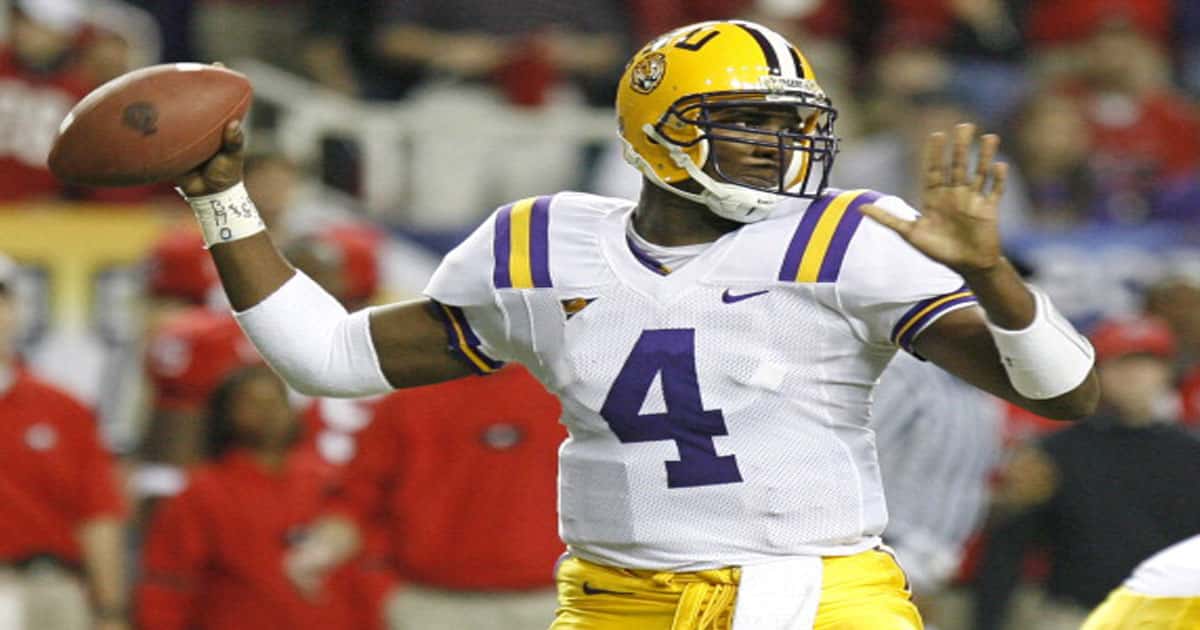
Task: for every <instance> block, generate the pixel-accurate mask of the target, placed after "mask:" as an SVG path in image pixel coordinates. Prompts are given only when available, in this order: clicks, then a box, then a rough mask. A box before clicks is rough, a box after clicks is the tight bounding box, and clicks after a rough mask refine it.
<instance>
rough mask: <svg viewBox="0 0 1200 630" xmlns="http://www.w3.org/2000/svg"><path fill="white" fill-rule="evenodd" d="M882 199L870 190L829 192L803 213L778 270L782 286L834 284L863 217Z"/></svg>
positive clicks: (878, 194)
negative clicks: (864, 208) (865, 208)
mask: <svg viewBox="0 0 1200 630" xmlns="http://www.w3.org/2000/svg"><path fill="white" fill-rule="evenodd" d="M882 196H883V195H881V194H880V193H877V192H875V191H872V190H847V191H830V192H828V193H826V194H825V195H822V196H821V197H820V198H818V199H817V200H816V201H814V202H813V203H812V205H811V206H809V207H808V209H807V210H805V211H804V216H803V217H802V218H801V219H800V223H799V225H797V226H796V231H795V232H794V233H793V234H792V240H791V242H790V243H789V244H788V247H787V250H786V252H785V253H784V257H783V264H782V265H781V266H780V268H779V280H781V281H783V282H805V283H808V282H836V281H837V279H838V275H839V274H840V273H841V270H842V262H843V261H844V260H845V258H846V251H847V249H849V247H850V241H851V239H853V238H854V234H855V232H856V231H857V230H858V226H859V224H860V223H862V220H863V214H862V213H861V212H859V208H861V207H862V206H864V205H866V204H868V203H874V202H876V201H878V200H879V199H880V198H881V197H882Z"/></svg>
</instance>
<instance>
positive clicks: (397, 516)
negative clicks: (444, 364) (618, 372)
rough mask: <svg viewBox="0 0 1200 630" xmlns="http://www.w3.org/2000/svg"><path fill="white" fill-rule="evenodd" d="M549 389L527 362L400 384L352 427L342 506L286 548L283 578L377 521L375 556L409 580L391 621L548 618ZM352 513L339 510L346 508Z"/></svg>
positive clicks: (502, 622) (306, 574) (555, 406)
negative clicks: (381, 554) (381, 539)
mask: <svg viewBox="0 0 1200 630" xmlns="http://www.w3.org/2000/svg"><path fill="white" fill-rule="evenodd" d="M559 412H560V407H559V403H558V401H557V400H556V399H555V398H554V397H553V396H551V395H550V394H548V393H547V392H546V391H545V390H544V389H543V388H542V387H541V385H539V384H538V383H537V381H535V380H534V379H533V377H532V376H530V375H529V373H528V372H526V371H525V369H524V368H521V367H518V366H512V367H508V368H505V369H503V370H501V371H500V372H499V373H496V374H494V375H491V376H488V377H485V378H481V377H468V378H465V379H459V380H456V381H451V382H448V383H442V384H439V385H432V386H428V387H420V388H416V389H406V390H402V391H397V392H395V393H393V394H391V395H389V396H388V397H386V398H384V399H383V400H382V401H381V402H379V403H378V405H377V406H376V408H375V412H374V417H373V418H372V420H371V424H369V425H368V426H367V427H366V428H365V429H363V430H362V431H361V432H360V433H358V434H357V436H358V437H357V440H356V449H357V454H356V456H355V457H354V459H353V460H352V461H351V462H350V463H349V465H348V468H347V472H346V475H347V479H346V486H347V490H346V505H344V506H343V507H342V508H341V511H342V512H343V513H344V514H345V516H343V517H334V518H330V519H328V520H326V521H325V522H323V523H322V524H321V525H320V526H318V528H317V529H318V533H316V534H314V536H312V537H311V538H310V539H308V541H307V542H306V544H305V545H302V546H300V547H298V548H296V549H295V550H294V553H293V555H292V557H291V558H290V560H289V562H290V567H291V569H292V575H293V579H295V580H296V581H297V582H298V583H300V584H318V583H320V577H321V574H322V571H323V570H324V567H323V565H325V564H326V563H328V562H332V561H334V560H336V559H337V558H339V557H342V556H344V555H345V554H347V553H351V552H352V551H353V550H354V549H356V548H357V547H358V546H359V541H360V539H362V538H363V536H362V535H361V532H362V531H364V530H367V531H369V530H370V529H371V528H372V527H374V526H375V525H376V524H377V523H382V525H383V527H384V529H385V531H386V536H385V538H386V541H385V545H386V550H385V553H386V555H387V556H388V557H389V558H390V560H391V562H392V563H393V564H394V565H395V566H396V568H397V570H398V571H399V574H400V576H401V577H402V578H403V579H404V580H406V581H407V582H408V584H407V585H406V586H404V587H402V588H401V589H399V590H398V591H397V592H395V593H394V594H393V595H392V596H391V598H390V602H389V605H388V619H389V627H390V628H392V630H408V629H419V630H424V629H426V628H483V627H486V628H494V629H496V630H501V629H512V630H526V629H528V628H538V627H545V626H547V625H549V623H550V621H551V620H552V618H553V616H554V609H555V606H556V601H555V599H556V596H555V589H554V575H553V573H554V563H555V561H556V560H557V558H558V557H559V556H560V555H561V554H562V553H563V550H564V549H563V545H562V543H561V542H560V541H559V538H558V533H557V530H556V518H555V476H556V469H557V467H556V463H555V457H556V454H557V450H558V446H559V444H560V443H561V442H562V440H563V439H564V438H565V437H566V431H565V430H564V429H563V427H562V426H561V425H560V424H558V417H559ZM347 517H349V518H347Z"/></svg>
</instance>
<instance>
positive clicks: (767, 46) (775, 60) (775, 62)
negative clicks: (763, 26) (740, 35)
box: [734, 22, 781, 75]
mask: <svg viewBox="0 0 1200 630" xmlns="http://www.w3.org/2000/svg"><path fill="white" fill-rule="evenodd" d="M734 23H735V24H737V25H738V26H740V27H742V30H744V31H746V32H747V33H749V34H750V36H751V37H753V38H754V41H756V42H758V47H759V48H762V52H763V58H764V59H765V60H766V62H767V67H768V68H770V70H771V74H776V75H777V74H780V72H781V71H780V68H779V55H776V54H775V48H774V47H773V46H771V42H770V41H768V40H767V36H766V35H763V34H762V33H761V32H759V30H758V29H757V28H755V27H753V26H750V25H748V24H743V23H741V22H734Z"/></svg>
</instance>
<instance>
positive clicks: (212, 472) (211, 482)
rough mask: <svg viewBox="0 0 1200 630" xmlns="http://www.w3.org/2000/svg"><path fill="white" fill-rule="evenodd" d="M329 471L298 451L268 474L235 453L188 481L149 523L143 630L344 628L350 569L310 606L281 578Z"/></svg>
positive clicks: (317, 511)
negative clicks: (286, 558)
mask: <svg viewBox="0 0 1200 630" xmlns="http://www.w3.org/2000/svg"><path fill="white" fill-rule="evenodd" d="M328 470H329V469H328V467H327V466H326V465H325V464H323V463H321V462H317V461H315V460H314V459H313V458H311V457H308V456H306V455H304V453H301V452H298V453H296V454H294V455H293V456H292V457H291V458H289V460H288V461H287V463H286V464H285V465H284V467H283V469H282V470H280V471H278V472H272V471H270V470H268V469H266V468H265V467H264V466H263V465H262V464H260V463H259V462H258V461H257V460H255V459H254V458H253V457H252V456H251V455H250V454H248V453H247V452H245V451H234V452H232V453H230V454H228V455H226V456H225V457H223V458H221V459H220V460H219V461H217V462H215V463H213V464H210V465H207V466H204V467H201V468H199V469H197V470H195V471H194V472H192V473H191V475H190V478H189V481H188V486H187V488H186V489H185V490H184V491H183V492H182V493H181V494H179V495H178V496H175V497H173V498H171V499H168V500H167V501H166V502H165V503H164V504H163V505H162V506H160V507H159V509H158V512H157V513H156V514H155V515H154V519H153V522H152V523H151V526H150V529H149V532H148V534H147V537H146V543H145V548H144V557H143V561H142V566H143V577H142V581H141V583H140V584H139V586H138V589H137V598H138V602H137V604H138V605H137V620H138V624H139V625H138V627H139V628H141V629H142V630H262V629H263V628H287V629H288V630H352V629H356V628H364V627H369V625H368V622H367V621H366V620H365V619H361V618H359V617H358V615H359V614H360V612H359V610H360V608H361V607H360V606H358V602H357V601H356V599H355V597H356V595H355V586H356V584H355V571H357V569H356V568H355V567H354V566H353V565H347V566H344V567H342V568H341V569H339V570H337V571H335V572H333V573H332V574H330V576H329V577H328V578H327V579H326V580H325V582H324V583H323V585H322V589H321V591H320V592H319V593H318V594H317V596H316V597H315V598H313V599H307V598H305V597H304V596H303V595H302V594H301V593H300V592H299V591H298V590H297V589H296V588H295V587H294V586H293V585H292V583H291V582H290V581H289V580H288V578H287V577H286V576H285V575H284V572H283V566H284V564H283V563H284V555H285V554H286V553H287V552H288V551H289V549H290V548H291V546H292V545H293V544H294V543H296V542H299V540H301V539H302V537H303V536H304V533H305V528H306V527H308V526H309V525H310V524H312V523H313V522H314V521H315V520H317V519H318V518H319V517H320V516H321V515H322V513H323V506H324V505H325V503H326V501H327V499H328V496H329V494H330V492H332V491H334V490H335V486H334V485H333V482H332V480H331V478H330V476H329V474H328Z"/></svg>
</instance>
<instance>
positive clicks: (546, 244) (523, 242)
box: [492, 195, 553, 289]
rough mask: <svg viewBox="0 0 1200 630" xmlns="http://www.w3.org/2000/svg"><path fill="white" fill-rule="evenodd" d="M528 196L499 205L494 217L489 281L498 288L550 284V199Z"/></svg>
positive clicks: (529, 287)
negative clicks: (492, 261) (492, 263)
mask: <svg viewBox="0 0 1200 630" xmlns="http://www.w3.org/2000/svg"><path fill="white" fill-rule="evenodd" d="M551 199H552V197H551V196H549V195H543V196H541V197H530V198H528V199H522V200H521V201H517V202H515V203H511V204H509V205H507V206H504V207H503V208H501V209H500V210H499V211H498V212H497V213H496V217H495V219H494V220H495V231H494V237H493V238H494V241H493V244H492V252H493V256H494V257H495V261H494V266H493V270H492V284H493V286H495V287H496V288H497V289H509V288H512V289H532V288H535V287H536V288H545V287H551V286H553V284H552V283H551V281H550V201H551Z"/></svg>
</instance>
